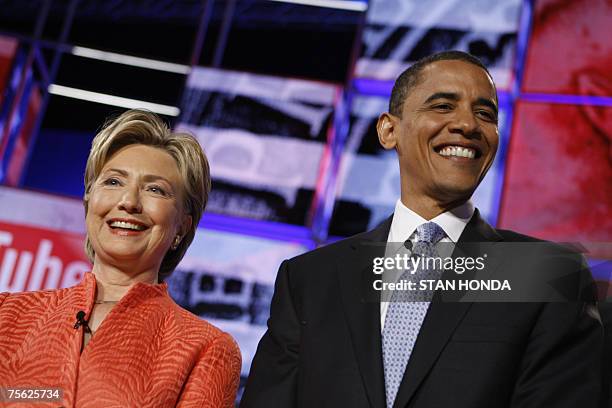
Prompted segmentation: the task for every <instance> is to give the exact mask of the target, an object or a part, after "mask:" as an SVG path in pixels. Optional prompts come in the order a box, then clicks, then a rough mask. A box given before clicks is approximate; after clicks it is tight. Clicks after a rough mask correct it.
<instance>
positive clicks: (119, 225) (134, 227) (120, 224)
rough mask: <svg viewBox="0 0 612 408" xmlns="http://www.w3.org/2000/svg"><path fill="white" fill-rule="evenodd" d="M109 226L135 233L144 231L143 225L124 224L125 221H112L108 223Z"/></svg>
mask: <svg viewBox="0 0 612 408" xmlns="http://www.w3.org/2000/svg"><path fill="white" fill-rule="evenodd" d="M110 226H111V227H116V228H125V229H131V230H136V231H142V230H144V229H145V227H144V226H143V225H138V224H132V223H130V222H125V221H113V222H111V223H110Z"/></svg>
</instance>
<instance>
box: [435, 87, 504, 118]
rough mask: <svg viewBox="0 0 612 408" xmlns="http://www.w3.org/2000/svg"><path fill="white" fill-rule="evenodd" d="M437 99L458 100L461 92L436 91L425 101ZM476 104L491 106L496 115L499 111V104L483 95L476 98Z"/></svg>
mask: <svg viewBox="0 0 612 408" xmlns="http://www.w3.org/2000/svg"><path fill="white" fill-rule="evenodd" d="M437 99H448V100H451V101H458V100H459V99H460V98H459V94H456V93H454V92H436V93H434V94H432V95H431V96H430V97H429V98H427V99H426V100H425V103H430V102H433V101H435V100H437ZM476 105H484V106H487V107H489V108H491V109H492V110H493V111H494V112H495V114H496V115H497V113H498V109H497V105H496V104H495V103H494V102H492V101H491V100H489V99H487V98H482V97H481V98H478V99H476Z"/></svg>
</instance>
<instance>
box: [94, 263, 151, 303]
mask: <svg viewBox="0 0 612 408" xmlns="http://www.w3.org/2000/svg"><path fill="white" fill-rule="evenodd" d="M92 273H93V274H94V276H95V277H96V287H97V291H96V292H97V293H96V301H118V300H120V299H121V298H122V297H123V296H124V295H125V294H126V293H127V292H128V291H129V290H130V288H131V287H132V286H134V285H135V284H136V283H139V282H143V283H149V284H155V283H157V279H158V276H157V275H158V274H157V272H155V271H143V272H141V273H138V274H135V275H128V274H127V273H125V272H123V271H122V270H120V269H118V268H116V267H113V266H111V265H105V264H103V263H102V262H95V261H94V266H93V269H92Z"/></svg>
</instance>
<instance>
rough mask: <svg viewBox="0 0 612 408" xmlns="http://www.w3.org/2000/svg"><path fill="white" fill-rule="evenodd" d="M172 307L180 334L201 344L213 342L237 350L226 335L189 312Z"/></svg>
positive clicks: (229, 336) (232, 340)
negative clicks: (178, 322) (180, 327)
mask: <svg viewBox="0 0 612 408" xmlns="http://www.w3.org/2000/svg"><path fill="white" fill-rule="evenodd" d="M174 307H175V311H176V313H177V315H178V318H179V319H180V321H181V326H183V327H182V332H183V333H185V334H186V335H188V336H189V337H191V338H192V339H194V340H197V341H200V342H203V343H212V342H215V343H218V344H225V345H227V346H228V347H230V348H236V349H237V348H238V347H237V345H236V342H235V340H234V339H233V338H232V336H231V335H229V334H228V333H226V332H224V331H222V330H221V329H219V328H218V327H216V326H215V325H213V324H211V323H210V322H207V321H206V320H204V319H202V318H201V317H199V316H197V315H195V314H193V313H191V312H190V311H188V310H186V309H183V308H182V307H181V306H179V305H177V304H176V303H175V304H174Z"/></svg>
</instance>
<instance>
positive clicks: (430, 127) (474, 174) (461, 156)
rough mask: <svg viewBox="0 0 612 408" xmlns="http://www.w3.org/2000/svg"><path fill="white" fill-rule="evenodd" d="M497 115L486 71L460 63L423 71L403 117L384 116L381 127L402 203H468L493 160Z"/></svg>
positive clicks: (432, 66)
mask: <svg viewBox="0 0 612 408" xmlns="http://www.w3.org/2000/svg"><path fill="white" fill-rule="evenodd" d="M497 110H498V108H497V98H496V92H495V87H494V85H493V82H492V80H491V78H490V77H489V76H488V75H487V73H486V72H485V71H484V70H483V69H482V68H480V67H478V66H476V65H473V64H470V63H468V62H464V61H459V60H443V61H436V62H433V63H431V64H429V65H427V66H425V67H424V68H423V70H422V71H421V73H420V75H419V81H418V82H417V84H416V86H415V87H414V88H413V89H412V90H411V91H410V92H409V93H408V95H407V97H406V100H405V101H404V104H403V109H402V116H401V118H398V117H396V116H394V115H392V114H389V113H384V114H382V115H381V116H380V118H379V122H378V127H377V128H378V133H379V139H380V142H381V144H382V145H383V147H385V148H387V149H391V148H395V149H396V150H397V154H398V157H399V163H400V174H401V179H402V201H403V202H404V204H408V202H409V201H413V200H422V199H427V201H430V202H435V203H437V204H438V205H440V206H449V207H452V206H453V205H454V204H460V203H461V202H464V201H466V200H468V199H469V198H470V196H471V195H472V193H473V192H474V190H475V189H476V187H477V186H478V184H479V183H480V181H481V180H482V179H483V178H484V176H485V174H486V172H487V170H488V169H489V167H491V164H492V163H493V159H494V158H495V153H496V151H497V146H498V141H499V135H498V127H497ZM409 206H410V205H409Z"/></svg>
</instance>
